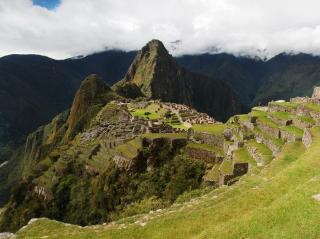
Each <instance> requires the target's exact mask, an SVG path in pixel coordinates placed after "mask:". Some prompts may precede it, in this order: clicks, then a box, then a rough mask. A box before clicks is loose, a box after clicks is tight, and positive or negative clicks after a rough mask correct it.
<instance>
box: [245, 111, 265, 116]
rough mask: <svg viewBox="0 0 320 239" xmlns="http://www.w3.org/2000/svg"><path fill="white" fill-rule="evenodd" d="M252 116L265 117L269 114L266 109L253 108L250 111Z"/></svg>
mask: <svg viewBox="0 0 320 239" xmlns="http://www.w3.org/2000/svg"><path fill="white" fill-rule="evenodd" d="M249 115H250V116H255V117H264V116H267V112H265V111H260V110H252V111H251V112H250V113H249Z"/></svg>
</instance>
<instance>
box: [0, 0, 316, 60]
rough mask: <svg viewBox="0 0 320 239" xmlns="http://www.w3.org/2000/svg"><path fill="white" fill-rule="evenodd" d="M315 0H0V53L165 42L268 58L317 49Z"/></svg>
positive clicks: (175, 49)
mask: <svg viewBox="0 0 320 239" xmlns="http://www.w3.org/2000/svg"><path fill="white" fill-rule="evenodd" d="M318 9H320V2H319V1H318V0H303V1H302V0H296V1H292V0H281V1H279V0H241V1H239V0H161V1H158V0H134V1H132V0H119V1H114V0H81V1H79V0H62V1H61V4H60V5H59V6H58V7H57V8H55V9H54V10H52V11H49V10H47V9H46V8H42V7H39V6H35V5H33V4H32V1H31V0H0V19H1V21H0V55H1V56H3V55H7V54H13V53H34V54H42V55H47V56H50V57H54V58H58V59H61V58H66V57H72V56H76V55H85V54H90V53H92V52H97V51H101V50H104V49H114V48H117V49H122V50H136V49H139V48H141V47H142V46H143V45H144V44H145V43H146V42H147V41H149V40H151V39H153V38H157V39H160V40H162V41H163V42H164V43H165V44H166V46H167V47H168V49H170V51H171V53H172V54H175V55H180V54H195V53H203V52H217V51H218V52H229V53H234V54H248V55H260V56H267V57H271V56H273V55H275V54H278V53H281V52H284V51H286V52H306V53H312V54H320V14H318Z"/></svg>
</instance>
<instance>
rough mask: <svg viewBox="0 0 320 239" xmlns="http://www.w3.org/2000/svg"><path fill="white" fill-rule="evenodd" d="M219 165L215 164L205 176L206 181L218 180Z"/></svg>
mask: <svg viewBox="0 0 320 239" xmlns="http://www.w3.org/2000/svg"><path fill="white" fill-rule="evenodd" d="M219 168H220V164H215V165H214V166H213V167H212V169H211V170H210V172H209V173H208V174H207V175H206V176H205V177H206V179H207V180H212V181H217V180H218V179H219Z"/></svg>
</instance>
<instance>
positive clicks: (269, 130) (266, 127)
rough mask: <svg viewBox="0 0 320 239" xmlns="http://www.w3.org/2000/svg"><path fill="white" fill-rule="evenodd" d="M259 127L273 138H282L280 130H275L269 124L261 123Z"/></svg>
mask: <svg viewBox="0 0 320 239" xmlns="http://www.w3.org/2000/svg"><path fill="white" fill-rule="evenodd" d="M257 126H258V127H259V128H260V129H261V130H262V131H263V132H265V133H267V134H269V135H271V136H272V137H274V138H276V139H279V138H280V130H279V129H278V128H273V127H271V126H269V125H267V124H264V123H263V122H261V121H258V122H257Z"/></svg>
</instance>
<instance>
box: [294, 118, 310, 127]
mask: <svg viewBox="0 0 320 239" xmlns="http://www.w3.org/2000/svg"><path fill="white" fill-rule="evenodd" d="M292 124H293V125H294V126H296V127H298V128H301V129H305V128H311V127H312V124H311V123H308V122H305V121H302V120H299V119H298V118H295V119H293V120H292Z"/></svg>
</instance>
